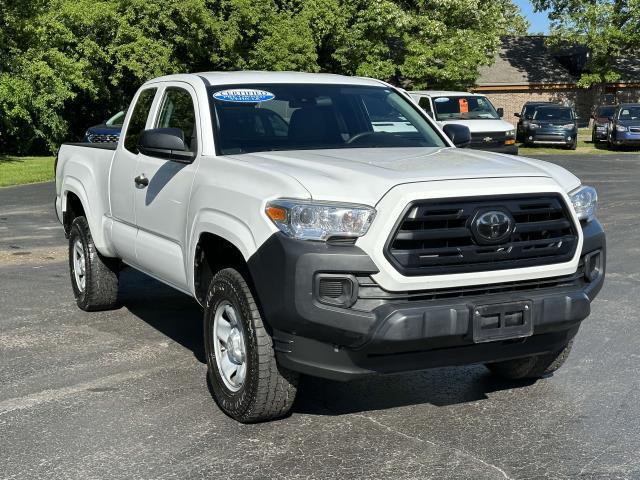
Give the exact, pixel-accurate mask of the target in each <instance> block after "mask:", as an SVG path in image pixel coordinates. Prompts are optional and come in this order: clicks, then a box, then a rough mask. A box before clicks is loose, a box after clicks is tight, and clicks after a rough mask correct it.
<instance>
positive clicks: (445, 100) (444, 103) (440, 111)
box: [433, 96, 500, 120]
mask: <svg viewBox="0 0 640 480" xmlns="http://www.w3.org/2000/svg"><path fill="white" fill-rule="evenodd" d="M433 106H434V108H435V109H436V118H437V119H438V120H470V119H496V120H497V119H499V118H500V116H499V115H498V113H497V112H496V109H495V108H493V105H491V102H490V101H489V100H488V99H487V98H486V97H476V96H468V97H436V98H434V99H433Z"/></svg>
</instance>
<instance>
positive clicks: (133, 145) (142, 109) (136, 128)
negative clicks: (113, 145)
mask: <svg viewBox="0 0 640 480" xmlns="http://www.w3.org/2000/svg"><path fill="white" fill-rule="evenodd" d="M155 95H156V89H155V88H148V89H146V90H143V91H142V92H140V95H139V96H138V101H137V102H136V106H135V107H134V108H133V112H131V119H130V120H129V125H128V126H127V131H126V132H125V134H124V148H126V149H127V150H129V151H130V152H132V153H138V148H137V146H138V137H139V136H140V132H142V131H143V130H144V127H145V125H146V124H147V117H148V116H149V110H150V109H151V104H152V103H153V97H154V96H155Z"/></svg>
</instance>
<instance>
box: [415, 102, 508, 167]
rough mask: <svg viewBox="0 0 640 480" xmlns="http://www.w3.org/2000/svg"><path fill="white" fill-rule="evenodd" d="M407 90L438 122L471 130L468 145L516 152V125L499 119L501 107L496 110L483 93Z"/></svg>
mask: <svg viewBox="0 0 640 480" xmlns="http://www.w3.org/2000/svg"><path fill="white" fill-rule="evenodd" d="M408 93H409V95H410V96H411V98H413V99H414V100H415V102H416V103H417V104H418V105H419V106H420V107H421V108H422V109H423V110H424V111H425V112H427V114H428V115H429V116H430V117H431V118H434V119H435V120H436V121H437V122H438V123H439V124H440V125H441V126H445V125H450V124H455V125H464V126H465V127H468V128H469V130H470V131H471V145H470V148H476V149H478V150H488V151H491V152H500V153H510V154H512V155H517V154H518V146H517V145H516V130H515V127H514V126H513V125H512V124H510V123H509V122H505V121H504V120H502V115H503V110H502V108H498V109H497V110H496V109H495V108H494V106H493V105H492V104H491V102H490V101H489V99H488V98H487V97H485V96H484V95H478V94H476V93H467V92H437V91H414V92H408Z"/></svg>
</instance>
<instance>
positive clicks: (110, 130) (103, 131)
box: [87, 123, 122, 135]
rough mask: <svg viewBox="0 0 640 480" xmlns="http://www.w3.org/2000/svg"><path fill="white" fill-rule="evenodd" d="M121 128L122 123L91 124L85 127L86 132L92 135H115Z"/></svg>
mask: <svg viewBox="0 0 640 480" xmlns="http://www.w3.org/2000/svg"><path fill="white" fill-rule="evenodd" d="M121 130H122V125H105V124H104V123H103V124H100V125H93V126H92V127H89V128H88V129H87V132H89V133H92V134H94V135H117V134H119V133H120V131H121Z"/></svg>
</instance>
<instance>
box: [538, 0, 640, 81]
mask: <svg viewBox="0 0 640 480" xmlns="http://www.w3.org/2000/svg"><path fill="white" fill-rule="evenodd" d="M533 3H534V5H535V7H536V10H538V11H544V10H549V18H550V19H551V41H550V43H551V45H552V46H556V47H562V46H573V45H584V46H586V47H587V49H588V52H589V59H588V62H587V65H586V68H585V71H584V73H583V74H582V76H581V78H580V79H579V82H578V84H579V85H580V86H582V87H590V86H592V85H597V84H601V83H611V82H616V81H619V80H621V79H622V74H621V72H620V70H619V68H618V65H619V63H618V62H619V60H620V58H622V57H624V56H627V55H635V52H637V51H638V49H639V48H640V0H589V1H585V0H533Z"/></svg>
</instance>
